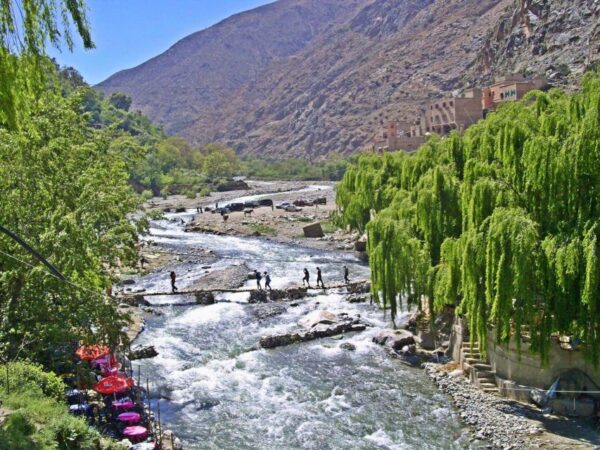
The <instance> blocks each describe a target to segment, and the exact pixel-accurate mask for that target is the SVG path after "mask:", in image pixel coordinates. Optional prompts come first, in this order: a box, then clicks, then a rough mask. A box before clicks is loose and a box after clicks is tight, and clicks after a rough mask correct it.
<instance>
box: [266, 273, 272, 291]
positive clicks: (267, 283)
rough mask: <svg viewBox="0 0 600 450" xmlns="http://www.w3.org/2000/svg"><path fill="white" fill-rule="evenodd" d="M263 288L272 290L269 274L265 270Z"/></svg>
mask: <svg viewBox="0 0 600 450" xmlns="http://www.w3.org/2000/svg"><path fill="white" fill-rule="evenodd" d="M264 275H265V289H267V288H268V289H269V290H270V291H272V289H271V277H270V276H269V274H268V273H267V272H265V274H264Z"/></svg>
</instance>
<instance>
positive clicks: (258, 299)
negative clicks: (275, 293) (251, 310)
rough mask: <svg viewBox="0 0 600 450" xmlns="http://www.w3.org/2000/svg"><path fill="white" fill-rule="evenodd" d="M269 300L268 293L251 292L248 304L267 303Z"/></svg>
mask: <svg viewBox="0 0 600 450" xmlns="http://www.w3.org/2000/svg"><path fill="white" fill-rule="evenodd" d="M267 300H268V299H267V291H261V290H255V291H251V292H250V298H248V303H265V302H266V301H267Z"/></svg>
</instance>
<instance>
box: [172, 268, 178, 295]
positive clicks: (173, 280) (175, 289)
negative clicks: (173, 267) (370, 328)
mask: <svg viewBox="0 0 600 450" xmlns="http://www.w3.org/2000/svg"><path fill="white" fill-rule="evenodd" d="M176 280H177V275H176V274H175V272H173V271H171V291H172V292H177V286H175V281H176Z"/></svg>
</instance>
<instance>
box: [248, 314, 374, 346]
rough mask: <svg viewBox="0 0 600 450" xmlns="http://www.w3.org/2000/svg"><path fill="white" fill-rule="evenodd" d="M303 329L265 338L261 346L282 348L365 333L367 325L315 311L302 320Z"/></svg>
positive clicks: (357, 319)
mask: <svg viewBox="0 0 600 450" xmlns="http://www.w3.org/2000/svg"><path fill="white" fill-rule="evenodd" d="M300 323H301V327H302V329H301V330H299V331H294V332H291V333H286V334H277V335H271V336H263V337H262V338H261V339H260V346H261V347H263V348H274V347H281V346H283V345H290V344H294V343H297V342H305V341H311V340H313V339H318V338H322V337H330V336H336V335H338V334H342V333H346V332H354V331H363V330H365V329H366V325H365V324H364V323H362V322H361V321H360V318H353V317H348V316H347V315H346V316H342V315H339V316H336V315H335V314H333V313H331V312H329V311H313V312H312V313H310V314H309V315H308V316H307V317H305V318H304V319H302V320H300Z"/></svg>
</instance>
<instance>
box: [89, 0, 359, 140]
mask: <svg viewBox="0 0 600 450" xmlns="http://www.w3.org/2000/svg"><path fill="white" fill-rule="evenodd" d="M369 1H370V0H281V1H278V2H275V3H271V4H268V5H265V6H262V7H259V8H256V9H254V10H251V11H248V12H244V13H241V14H237V15H234V16H232V17H230V18H228V19H226V20H224V21H222V22H220V23H218V24H216V25H214V26H212V27H210V28H208V29H206V30H203V31H199V32H197V33H194V34H191V35H190V36H187V37H186V38H184V39H182V40H180V41H179V42H177V43H176V44H175V45H173V46H172V47H171V48H169V49H168V50H167V51H166V52H164V53H162V54H160V55H158V56H156V57H155V58H152V59H150V60H149V61H147V62H145V63H143V64H141V65H139V66H137V67H135V68H133V69H129V70H123V71H121V72H118V73H116V74H114V75H112V76H111V77H110V78H108V79H107V80H105V81H103V82H102V83H100V84H99V85H98V86H97V87H98V88H99V89H100V90H102V91H103V92H105V93H112V92H116V91H120V92H125V93H126V94H128V95H131V96H132V97H133V104H132V108H135V109H139V110H141V111H142V112H143V113H144V114H146V115H148V116H149V117H151V118H152V119H153V120H154V121H156V122H157V123H160V124H162V125H164V127H165V129H166V131H168V132H170V133H173V134H176V133H182V134H187V135H188V137H193V136H190V135H189V133H185V131H186V130H188V128H189V126H190V125H191V124H192V123H193V122H196V121H197V120H198V118H199V117H206V118H207V119H206V120H207V121H208V123H210V121H211V120H212V118H213V117H214V113H215V111H216V108H217V105H218V104H219V103H223V102H224V100H225V99H227V98H228V97H229V96H231V95H232V94H233V93H234V92H235V91H236V90H237V89H239V88H240V87H242V86H243V85H245V84H246V83H249V82H253V81H254V80H256V79H257V78H258V77H260V76H261V72H262V71H263V70H264V69H265V68H267V67H269V66H270V64H271V63H273V62H274V61H278V60H281V59H286V58H289V57H290V56H292V55H294V54H296V53H297V52H298V51H300V50H302V49H303V48H305V47H306V46H307V45H308V44H310V43H311V42H312V41H313V40H314V39H315V38H316V37H318V36H319V35H320V33H322V32H323V31H324V30H326V29H327V28H330V27H332V26H335V25H336V24H338V23H344V22H346V21H347V20H348V19H349V18H350V17H352V16H353V15H354V12H355V11H356V9H357V7H358V6H359V5H365V4H368V3H369ZM215 125H216V124H215Z"/></svg>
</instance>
